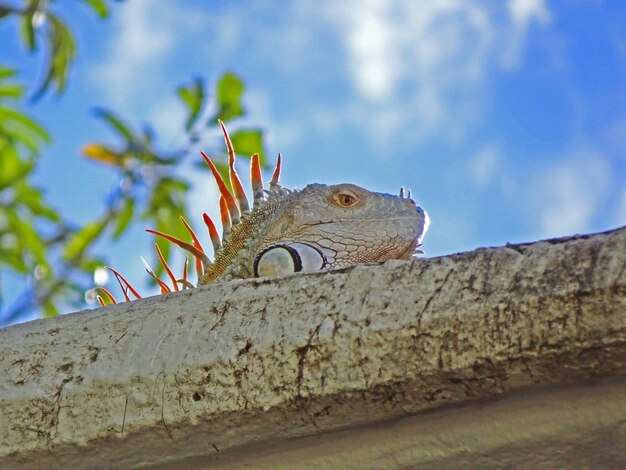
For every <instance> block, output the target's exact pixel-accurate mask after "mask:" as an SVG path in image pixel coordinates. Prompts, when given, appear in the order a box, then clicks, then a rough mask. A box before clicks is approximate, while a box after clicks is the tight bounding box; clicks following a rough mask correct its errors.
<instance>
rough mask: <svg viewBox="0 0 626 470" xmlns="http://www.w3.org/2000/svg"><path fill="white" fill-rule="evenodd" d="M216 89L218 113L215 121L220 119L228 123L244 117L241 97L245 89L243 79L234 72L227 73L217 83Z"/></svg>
mask: <svg viewBox="0 0 626 470" xmlns="http://www.w3.org/2000/svg"><path fill="white" fill-rule="evenodd" d="M216 88H217V93H216V100H217V113H216V114H215V117H214V119H213V120H217V119H218V118H219V119H221V120H222V121H224V122H227V121H230V120H232V119H234V118H236V117H239V116H243V114H244V109H243V106H242V105H241V95H242V94H243V92H244V89H245V87H244V84H243V82H242V81H241V79H240V78H239V77H238V76H237V75H235V74H234V73H232V72H226V73H225V74H224V75H222V77H221V78H220V80H219V81H218V82H217V87H216Z"/></svg>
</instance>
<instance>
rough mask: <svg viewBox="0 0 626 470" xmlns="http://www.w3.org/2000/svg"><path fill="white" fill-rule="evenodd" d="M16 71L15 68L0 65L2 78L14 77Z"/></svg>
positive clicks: (0, 76)
mask: <svg viewBox="0 0 626 470" xmlns="http://www.w3.org/2000/svg"><path fill="white" fill-rule="evenodd" d="M16 73H17V72H16V71H15V70H14V69H12V68H9V67H4V66H2V65H0V79H5V78H11V77H14V76H15V74H16Z"/></svg>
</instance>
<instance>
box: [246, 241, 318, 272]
mask: <svg viewBox="0 0 626 470" xmlns="http://www.w3.org/2000/svg"><path fill="white" fill-rule="evenodd" d="M325 265H326V259H325V258H324V255H322V253H321V252H320V251H318V250H317V249H315V248H313V247H312V246H309V245H306V244H304V243H295V242H294V243H289V244H285V245H274V246H271V247H269V248H266V249H265V250H263V251H261V252H260V253H259V254H258V256H257V257H256V258H255V260H254V266H253V267H254V275H255V276H256V277H262V276H284V275H286V274H292V273H297V272H300V271H304V272H310V271H319V270H320V269H322V268H323V267H324V266H325Z"/></svg>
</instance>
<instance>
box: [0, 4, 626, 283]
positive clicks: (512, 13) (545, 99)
mask: <svg viewBox="0 0 626 470" xmlns="http://www.w3.org/2000/svg"><path fill="white" fill-rule="evenodd" d="M64 3H65V4H66V6H65V9H61V10H59V11H60V14H61V15H62V16H63V17H64V18H65V19H66V20H67V21H68V22H69V23H70V24H71V26H72V27H73V28H74V30H75V31H76V33H77V39H78V44H79V48H80V51H79V57H78V60H77V62H76V66H75V68H74V70H73V72H72V75H71V77H70V83H69V89H68V91H67V93H66V94H65V95H64V96H63V97H61V98H60V99H57V98H50V97H49V98H46V99H44V100H43V102H40V103H38V104H36V105H35V106H33V107H32V109H31V111H32V112H33V113H35V114H36V115H37V116H38V117H39V118H40V120H41V121H42V122H43V123H44V124H45V125H46V126H47V127H48V128H49V129H50V130H51V133H52V134H53V135H54V136H55V142H54V144H53V145H52V146H51V147H49V148H48V149H47V151H46V152H45V155H44V160H43V162H42V166H41V169H40V172H39V174H38V175H37V177H38V181H40V182H41V184H42V185H44V186H45V187H46V188H47V195H48V197H49V199H50V201H51V202H52V203H53V204H54V205H55V206H56V207H59V208H61V210H62V211H63V212H64V213H65V214H67V216H68V217H69V218H71V219H73V220H77V221H87V220H89V219H90V218H93V216H94V215H96V214H98V213H99V212H100V211H101V210H102V199H103V197H104V196H105V195H106V194H107V193H108V191H109V190H110V188H111V186H112V185H114V184H116V182H115V181H114V179H113V178H112V175H111V174H110V173H109V172H108V171H107V170H106V169H105V168H103V167H101V166H99V165H96V164H94V163H93V162H89V161H86V160H84V159H82V158H81V157H80V156H79V148H80V146H81V145H83V144H85V143H86V142H87V141H97V140H100V141H109V142H113V140H112V135H111V134H110V133H109V132H108V131H107V129H106V128H105V127H104V126H103V125H102V124H101V123H100V122H98V121H97V120H96V119H95V118H93V117H92V114H91V109H92V108H93V107H94V106H104V107H107V108H112V109H114V110H116V111H118V112H120V113H121V114H122V115H123V116H125V117H126V118H127V119H128V120H129V121H130V122H133V123H136V124H138V123H141V122H144V121H150V122H152V123H153V124H154V126H155V128H156V129H157V131H158V135H159V137H160V140H159V144H160V146H161V147H162V148H165V149H167V148H175V147H176V143H177V142H178V141H180V136H181V128H180V127H179V126H180V124H179V123H182V122H183V118H182V117H183V114H184V110H183V108H182V106H181V105H180V104H179V102H178V100H177V98H176V97H175V93H174V89H175V86H176V85H177V84H180V83H183V82H189V80H190V79H191V78H192V77H194V76H197V75H201V76H204V77H206V78H207V79H208V81H209V84H210V85H213V84H214V83H215V80H216V79H217V78H218V77H219V76H220V75H221V73H223V72H224V71H226V70H232V71H234V72H236V73H237V74H239V75H240V76H241V77H242V78H243V79H244V81H245V82H246V85H247V92H246V98H245V103H246V106H247V109H248V111H249V113H248V116H247V118H246V122H247V123H250V124H254V125H261V126H262V127H263V128H264V129H265V130H266V132H267V137H268V138H267V148H268V150H269V154H270V155H276V154H277V153H278V152H279V151H280V152H281V153H282V155H283V157H284V165H283V167H284V172H283V178H282V179H283V183H284V184H285V185H286V186H289V187H294V186H295V187H303V186H305V185H306V184H307V183H311V182H323V183H337V182H354V183H357V184H359V185H362V186H364V187H367V188H368V189H372V190H377V191H383V192H392V193H396V192H397V190H398V188H399V187H400V186H401V185H403V186H405V187H409V188H411V189H412V190H413V194H414V197H415V199H416V200H417V201H418V202H419V203H420V204H421V205H422V206H423V207H424V208H425V209H426V210H427V211H428V212H429V214H430V217H431V226H430V230H429V233H428V234H427V236H426V238H425V240H424V249H425V251H426V253H427V256H438V255H445V254H449V253H454V252H458V251H465V250H470V249H473V248H476V247H480V246H494V245H502V244H505V243H507V242H522V241H532V240H537V239H541V238H547V237H555V236H561V235H567V234H573V233H577V232H578V233H582V232H593V231H600V230H605V229H609V228H613V227H617V226H620V225H624V224H626V27H624V25H625V24H626V3H624V2H603V1H583V0H570V1H559V2H549V1H544V0H509V1H502V2H489V1H478V0H475V1H472V0H422V1H415V0H395V1H378V0H361V1H358V2H356V1H355V2H335V1H320V0H301V1H295V2H280V3H277V2H270V1H250V2H247V1H233V2H206V1H200V0H198V1H191V0H185V1H181V0H177V1H174V0H159V2H154V1H152V2H150V1H148V0H130V1H127V2H125V3H121V4H116V5H114V7H113V9H112V17H111V18H110V19H109V20H108V21H105V22H100V21H97V20H96V19H95V18H93V17H92V15H91V13H90V12H88V11H86V10H85V9H84V8H81V7H78V6H75V5H76V4H74V3H71V2H60V3H59V5H63V4H64ZM277 5H280V6H277ZM10 26H11V25H3V26H2V27H0V43H2V44H6V45H7V46H4V45H3V46H2V53H1V54H2V59H3V61H4V60H7V61H8V62H9V63H10V64H13V65H15V66H18V67H19V68H20V69H22V71H23V76H24V78H26V79H28V78H29V77H36V76H37V72H38V68H37V65H38V63H37V59H36V58H35V57H27V58H25V54H24V53H23V51H22V50H21V45H20V43H19V42H18V41H17V38H16V37H15V36H16V31H15V28H12V27H10ZM241 170H242V171H240V173H245V172H244V171H243V168H242V169H241ZM188 177H189V178H190V180H192V181H194V182H195V183H196V184H197V189H195V190H194V192H193V196H192V200H193V206H192V207H194V211H195V213H196V217H195V220H194V222H195V224H196V225H198V226H199V224H200V221H201V218H200V215H201V211H204V210H207V209H209V212H211V213H213V214H215V213H216V210H215V190H214V188H213V186H212V183H208V182H207V181H208V176H207V174H206V173H202V174H201V175H200V177H198V176H197V175H195V174H193V173H192V172H190V173H189V175H188ZM151 243H152V240H151V239H150V237H148V236H147V235H145V234H143V232H141V231H140V230H139V229H137V230H135V231H134V232H133V233H131V234H130V235H129V236H127V237H124V238H122V239H120V240H119V241H118V242H117V243H116V244H115V245H114V246H106V247H104V248H105V250H106V251H107V252H108V253H109V254H110V259H111V261H112V263H113V264H114V265H116V266H118V267H119V268H120V269H121V270H122V271H123V272H125V273H127V274H128V277H129V278H131V279H134V280H135V281H136V282H137V283H138V284H139V285H141V284H142V281H141V279H143V278H144V275H143V267H142V265H141V262H140V261H139V256H140V255H144V256H146V255H148V256H150V257H151V252H150V250H151ZM128 253H134V254H136V256H128Z"/></svg>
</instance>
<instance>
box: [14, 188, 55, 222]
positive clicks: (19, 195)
mask: <svg viewBox="0 0 626 470" xmlns="http://www.w3.org/2000/svg"><path fill="white" fill-rule="evenodd" d="M15 194H16V199H17V201H18V202H20V203H22V204H24V205H25V206H27V207H28V208H29V209H30V210H31V212H32V213H33V214H35V215H39V216H41V217H45V218H46V219H48V220H51V221H53V222H60V221H61V216H60V215H59V214H58V213H57V211H55V210H54V209H52V208H51V207H50V206H48V205H46V204H45V203H44V202H43V194H42V193H41V191H40V190H39V189H37V188H33V187H32V186H29V185H28V184H26V183H25V182H23V183H22V184H19V185H17V187H16V192H15Z"/></svg>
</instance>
